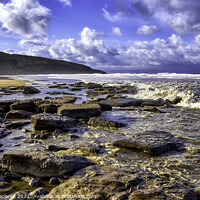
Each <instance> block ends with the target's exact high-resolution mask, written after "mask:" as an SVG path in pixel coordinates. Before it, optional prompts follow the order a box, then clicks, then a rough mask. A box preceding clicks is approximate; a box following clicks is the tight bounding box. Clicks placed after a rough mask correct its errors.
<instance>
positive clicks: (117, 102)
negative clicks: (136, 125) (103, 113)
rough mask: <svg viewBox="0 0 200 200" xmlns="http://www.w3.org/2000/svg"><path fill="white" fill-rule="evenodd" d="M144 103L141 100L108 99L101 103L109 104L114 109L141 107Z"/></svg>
mask: <svg viewBox="0 0 200 200" xmlns="http://www.w3.org/2000/svg"><path fill="white" fill-rule="evenodd" d="M142 102H143V101H142V100H141V99H134V98H120V99H107V100H104V101H100V103H105V104H109V105H111V106H114V107H129V106H140V105H141V103H142Z"/></svg>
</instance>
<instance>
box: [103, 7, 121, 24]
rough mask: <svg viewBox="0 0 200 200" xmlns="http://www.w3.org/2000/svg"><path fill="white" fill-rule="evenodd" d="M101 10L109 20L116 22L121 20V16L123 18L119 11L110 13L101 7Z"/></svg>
mask: <svg viewBox="0 0 200 200" xmlns="http://www.w3.org/2000/svg"><path fill="white" fill-rule="evenodd" d="M102 10H103V16H104V17H105V18H106V19H107V20H108V21H110V22H118V21H121V20H123V18H124V16H123V15H122V13H120V12H117V13H115V14H111V13H110V12H108V11H107V10H106V9H105V8H103V9H102Z"/></svg>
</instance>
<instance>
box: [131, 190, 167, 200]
mask: <svg viewBox="0 0 200 200" xmlns="http://www.w3.org/2000/svg"><path fill="white" fill-rule="evenodd" d="M141 199H142V200H165V199H169V198H168V197H167V195H166V194H165V193H164V191H163V190H159V189H148V190H147V189H145V190H136V191H135V192H133V193H132V194H131V195H130V196H129V200H141Z"/></svg>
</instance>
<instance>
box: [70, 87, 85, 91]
mask: <svg viewBox="0 0 200 200" xmlns="http://www.w3.org/2000/svg"><path fill="white" fill-rule="evenodd" d="M68 90H69V91H81V90H82V88H80V87H71V88H68Z"/></svg>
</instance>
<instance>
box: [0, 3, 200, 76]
mask: <svg viewBox="0 0 200 200" xmlns="http://www.w3.org/2000/svg"><path fill="white" fill-rule="evenodd" d="M199 9H200V2H194V1H192V0H169V1H163V2H159V0H154V1H149V0H141V1H139V0H126V1H122V0H101V1H95V2H94V1H92V0H79V1H76V0H52V1H48V0H3V1H1V3H0V51H2V52H5V53H10V54H20V55H30V56H39V57H46V58H51V59H57V60H64V61H68V62H75V63H79V64H83V65H86V66H89V67H91V68H93V69H98V70H102V71H106V72H107V73H192V74H195V73H197V74H198V73H200V23H199V20H198V19H199V18H200V13H199V12H198V10H199Z"/></svg>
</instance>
